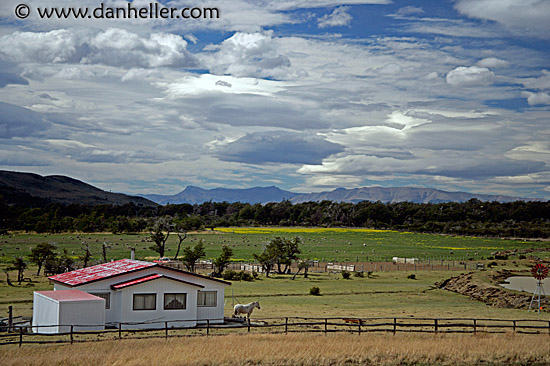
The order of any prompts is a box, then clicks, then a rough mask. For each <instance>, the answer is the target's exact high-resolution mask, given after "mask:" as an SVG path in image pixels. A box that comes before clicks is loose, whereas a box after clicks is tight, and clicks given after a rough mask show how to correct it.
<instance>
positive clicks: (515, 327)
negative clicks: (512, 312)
mask: <svg viewBox="0 0 550 366" xmlns="http://www.w3.org/2000/svg"><path fill="white" fill-rule="evenodd" d="M515 332H516V321H515V320H514V333H515Z"/></svg>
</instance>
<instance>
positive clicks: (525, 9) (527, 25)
mask: <svg viewBox="0 0 550 366" xmlns="http://www.w3.org/2000/svg"><path fill="white" fill-rule="evenodd" d="M455 8H456V9H457V10H458V11H459V12H461V13H463V14H465V15H467V16H469V17H471V18H478V19H488V20H493V21H496V22H498V23H500V24H502V25H504V26H505V27H508V28H510V29H511V30H513V31H515V32H517V33H518V34H522V35H525V36H532V37H537V38H545V39H548V38H550V22H549V21H548V19H550V2H549V1H547V0H522V1H517V0H458V1H457V2H456V4H455Z"/></svg>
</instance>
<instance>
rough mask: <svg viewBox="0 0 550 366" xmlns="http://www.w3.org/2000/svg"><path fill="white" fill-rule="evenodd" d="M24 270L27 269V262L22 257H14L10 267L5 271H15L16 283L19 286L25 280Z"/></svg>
mask: <svg viewBox="0 0 550 366" xmlns="http://www.w3.org/2000/svg"><path fill="white" fill-rule="evenodd" d="M25 269H27V262H25V260H24V259H23V257H16V258H14V259H13V262H12V265H11V266H10V267H8V269H7V270H8V271H17V282H18V283H19V284H21V282H23V279H24V278H25ZM6 273H7V272H6Z"/></svg>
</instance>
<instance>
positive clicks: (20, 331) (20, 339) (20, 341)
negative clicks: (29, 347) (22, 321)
mask: <svg viewBox="0 0 550 366" xmlns="http://www.w3.org/2000/svg"><path fill="white" fill-rule="evenodd" d="M22 344H23V327H19V347H21V345H22Z"/></svg>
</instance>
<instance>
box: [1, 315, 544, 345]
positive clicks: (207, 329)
mask: <svg viewBox="0 0 550 366" xmlns="http://www.w3.org/2000/svg"><path fill="white" fill-rule="evenodd" d="M219 320H221V319H218V321H219ZM225 320H226V321H225V322H224V323H223V324H219V323H212V320H205V321H203V324H200V325H198V326H195V327H174V326H171V323H173V322H180V323H181V321H164V322H149V323H139V324H138V323H120V324H118V325H117V326H116V327H114V329H113V328H112V329H106V330H101V331H75V330H74V328H75V327H79V329H82V328H85V327H86V326H81V325H68V326H66V327H67V328H68V329H70V330H69V331H68V332H63V333H56V334H43V333H35V332H37V331H38V328H39V327H36V326H35V327H14V328H13V329H11V332H8V333H4V334H0V345H9V344H12V345H13V344H16V345H19V347H21V346H22V345H23V344H45V343H71V344H72V343H74V342H90V341H99V340H115V339H140V338H169V337H185V336H210V335H227V334H240V333H255V334H266V333H269V334H275V333H291V332H302V333H303V332H313V333H324V334H329V333H335V332H351V333H355V334H359V335H361V334H366V333H376V332H378V333H379V332H384V333H393V334H396V333H398V332H410V333H412V332H415V333H435V334H438V333H471V334H477V333H501V334H502V333H505V334H548V335H549V336H550V321H548V320H532V319H520V320H508V319H473V318H301V317H286V318H261V319H253V320H252V321H251V322H250V323H248V322H246V321H242V320H241V322H237V321H233V320H231V319H225ZM193 323H194V321H193ZM137 325H146V326H148V327H150V328H146V329H139V328H132V327H136V326H137ZM44 327H48V326H44ZM49 327H51V326H49Z"/></svg>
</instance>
